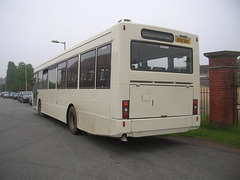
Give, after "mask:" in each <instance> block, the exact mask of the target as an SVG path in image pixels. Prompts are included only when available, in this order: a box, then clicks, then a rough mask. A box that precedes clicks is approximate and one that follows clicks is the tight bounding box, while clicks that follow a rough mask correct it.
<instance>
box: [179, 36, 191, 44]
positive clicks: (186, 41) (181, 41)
mask: <svg viewBox="0 0 240 180" xmlns="http://www.w3.org/2000/svg"><path fill="white" fill-rule="evenodd" d="M175 41H176V42H179V43H184V44H191V40H190V39H186V38H180V37H176V38H175Z"/></svg>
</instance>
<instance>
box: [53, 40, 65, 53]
mask: <svg viewBox="0 0 240 180" xmlns="http://www.w3.org/2000/svg"><path fill="white" fill-rule="evenodd" d="M52 43H61V44H63V45H64V51H65V50H66V42H65V41H64V42H61V41H58V40H52Z"/></svg>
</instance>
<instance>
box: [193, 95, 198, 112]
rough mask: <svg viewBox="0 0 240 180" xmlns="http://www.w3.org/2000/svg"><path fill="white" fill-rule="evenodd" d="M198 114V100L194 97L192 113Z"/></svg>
mask: <svg viewBox="0 0 240 180" xmlns="http://www.w3.org/2000/svg"><path fill="white" fill-rule="evenodd" d="M196 114H198V100H197V99H194V100H193V115H196Z"/></svg>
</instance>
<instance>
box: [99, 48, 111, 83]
mask: <svg viewBox="0 0 240 180" xmlns="http://www.w3.org/2000/svg"><path fill="white" fill-rule="evenodd" d="M110 76H111V45H107V46H104V47H101V48H98V51H97V88H110Z"/></svg>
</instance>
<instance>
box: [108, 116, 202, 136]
mask: <svg viewBox="0 0 240 180" xmlns="http://www.w3.org/2000/svg"><path fill="white" fill-rule="evenodd" d="M124 126H125V127H124ZM199 126H200V115H196V116H182V117H167V118H149V119H127V120H113V122H112V126H111V128H110V129H111V130H110V136H113V137H121V136H122V135H123V134H126V135H127V137H143V136H156V135H163V134H172V133H180V132H186V131H189V130H194V129H198V127H199Z"/></svg>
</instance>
